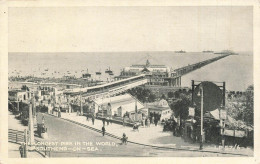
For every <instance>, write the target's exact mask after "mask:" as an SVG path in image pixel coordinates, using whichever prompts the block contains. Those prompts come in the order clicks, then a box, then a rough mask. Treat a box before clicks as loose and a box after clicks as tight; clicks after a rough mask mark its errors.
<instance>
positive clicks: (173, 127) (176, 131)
mask: <svg viewBox="0 0 260 164" xmlns="http://www.w3.org/2000/svg"><path fill="white" fill-rule="evenodd" d="M163 122H164V125H163V131H171V132H173V135H174V136H180V135H181V133H182V126H179V125H178V123H177V122H176V121H175V120H174V119H169V120H165V121H164V120H163Z"/></svg>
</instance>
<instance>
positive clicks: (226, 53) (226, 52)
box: [214, 50, 238, 55]
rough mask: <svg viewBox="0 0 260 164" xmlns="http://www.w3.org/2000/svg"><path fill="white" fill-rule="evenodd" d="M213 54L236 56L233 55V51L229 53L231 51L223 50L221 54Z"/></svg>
mask: <svg viewBox="0 0 260 164" xmlns="http://www.w3.org/2000/svg"><path fill="white" fill-rule="evenodd" d="M214 54H222V55H238V53H235V52H234V51H231V50H224V51H221V52H215V53H214Z"/></svg>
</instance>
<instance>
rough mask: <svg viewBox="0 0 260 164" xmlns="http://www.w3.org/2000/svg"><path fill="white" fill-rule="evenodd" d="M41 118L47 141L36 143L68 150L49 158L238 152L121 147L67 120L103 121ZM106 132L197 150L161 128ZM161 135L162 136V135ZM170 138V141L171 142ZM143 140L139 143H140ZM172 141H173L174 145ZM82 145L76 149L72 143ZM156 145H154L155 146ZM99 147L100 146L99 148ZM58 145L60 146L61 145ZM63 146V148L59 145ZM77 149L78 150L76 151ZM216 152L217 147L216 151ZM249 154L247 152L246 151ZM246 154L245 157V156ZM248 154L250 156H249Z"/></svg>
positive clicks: (113, 128)
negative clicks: (57, 144) (53, 145)
mask: <svg viewBox="0 0 260 164" xmlns="http://www.w3.org/2000/svg"><path fill="white" fill-rule="evenodd" d="M42 116H44V119H45V121H44V122H45V124H46V127H47V128H48V136H49V138H48V139H41V138H37V140H39V141H45V142H46V141H48V142H55V141H56V142H57V141H58V142H59V143H61V142H62V143H64V144H66V143H67V145H66V147H67V148H69V151H68V150H66V151H64V150H62V148H61V149H60V150H53V151H51V154H50V156H51V157H65V156H68V157H75V156H76V157H81V156H82V157H87V156H94V157H96V156H110V157H113V156H115V157H116V156H131V157H136V156H161V157H163V156H167V157H176V156H237V155H235V154H236V153H237V152H236V151H233V153H234V154H233V155H232V154H221V153H210V152H200V151H186V150H173V149H169V150H166V149H157V148H153V147H149V146H141V145H137V144H131V143H128V144H127V145H121V141H120V140H119V139H115V138H112V137H109V136H102V135H101V133H98V132H96V131H93V130H90V129H88V128H85V127H82V126H80V125H77V124H75V123H72V122H69V121H67V120H65V119H68V120H73V121H77V122H80V123H84V124H85V125H88V126H92V127H94V128H96V129H99V130H101V127H102V121H100V120H96V121H95V125H92V122H91V121H86V117H84V116H76V114H74V113H70V114H69V113H62V117H63V118H65V119H61V118H57V117H56V116H52V115H48V114H42V113H39V114H38V116H37V120H38V121H39V122H41V120H42ZM106 130H107V132H109V133H112V134H114V135H116V136H119V137H121V136H122V134H123V133H126V135H127V136H128V137H129V140H130V141H135V142H139V143H144V144H152V143H154V144H153V145H157V146H172V147H177V148H192V147H191V146H193V148H194V149H198V147H197V145H192V144H189V143H186V142H184V141H182V139H181V138H180V137H174V136H172V134H171V133H167V132H162V127H161V126H157V127H155V126H152V127H150V128H140V130H139V132H133V131H132V128H131V127H123V126H122V125H118V124H112V125H109V126H106ZM162 134H163V135H162ZM172 138H173V139H172ZM140 141H142V142H140ZM173 141H174V142H173ZM77 143H79V144H81V145H78V146H76V145H75V144H77ZM156 143H157V144H156ZM100 144H101V145H100ZM60 146H61V145H60ZM61 147H62V146H61ZM77 148H79V150H77ZM215 149H216V148H215ZM247 152H248V151H247ZM244 155H247V154H244ZM249 155H250V154H249Z"/></svg>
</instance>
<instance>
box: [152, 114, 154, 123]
mask: <svg viewBox="0 0 260 164" xmlns="http://www.w3.org/2000/svg"><path fill="white" fill-rule="evenodd" d="M152 124H154V116H152Z"/></svg>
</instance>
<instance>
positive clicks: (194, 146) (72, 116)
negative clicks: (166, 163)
mask: <svg viewBox="0 0 260 164" xmlns="http://www.w3.org/2000/svg"><path fill="white" fill-rule="evenodd" d="M54 116H55V117H56V115H54ZM61 117H62V118H63V119H66V120H71V121H75V122H78V123H81V124H84V125H87V126H89V127H92V128H95V129H98V130H101V128H102V126H103V122H102V121H101V120H98V119H95V123H94V125H93V124H92V121H91V119H89V121H87V119H86V117H85V116H77V114H76V113H62V114H61ZM105 129H106V132H107V133H110V134H113V135H115V136H118V137H122V135H123V133H125V134H126V136H127V137H128V140H129V141H131V142H135V143H140V144H146V145H152V146H158V147H167V148H178V149H185V150H194V151H199V143H190V142H185V141H184V140H183V139H182V138H181V137H175V136H173V134H172V132H163V126H162V125H158V126H155V125H151V126H150V127H139V132H138V131H133V128H132V127H128V126H123V125H119V124H115V123H113V124H109V125H107V122H106V124H105ZM203 151H210V152H219V153H232V154H242V155H246V156H253V149H251V148H239V149H234V148H233V147H226V148H225V150H223V149H222V148H221V147H218V146H216V145H213V144H206V143H205V144H204V149H203Z"/></svg>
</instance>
